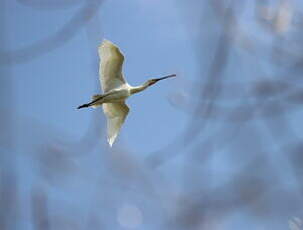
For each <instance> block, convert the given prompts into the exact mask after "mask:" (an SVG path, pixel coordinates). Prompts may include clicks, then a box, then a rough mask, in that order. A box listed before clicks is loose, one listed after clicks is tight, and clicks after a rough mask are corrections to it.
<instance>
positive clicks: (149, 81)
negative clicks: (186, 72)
mask: <svg viewBox="0 0 303 230" xmlns="http://www.w3.org/2000/svg"><path fill="white" fill-rule="evenodd" d="M176 76H177V75H176V74H171V75H168V76H165V77H160V78H154V79H150V80H148V81H147V85H148V86H151V85H153V84H155V83H157V82H158V81H161V80H164V79H167V78H171V77H176Z"/></svg>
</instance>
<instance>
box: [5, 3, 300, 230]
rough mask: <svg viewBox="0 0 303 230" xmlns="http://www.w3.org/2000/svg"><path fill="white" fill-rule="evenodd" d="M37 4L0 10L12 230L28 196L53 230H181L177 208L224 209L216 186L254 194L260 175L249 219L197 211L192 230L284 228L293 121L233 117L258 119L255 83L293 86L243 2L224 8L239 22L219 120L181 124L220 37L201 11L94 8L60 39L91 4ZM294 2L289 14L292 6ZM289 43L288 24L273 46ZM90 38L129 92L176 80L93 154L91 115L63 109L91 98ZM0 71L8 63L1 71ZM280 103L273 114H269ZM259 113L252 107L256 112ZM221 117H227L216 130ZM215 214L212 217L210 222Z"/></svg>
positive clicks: (100, 135) (190, 7) (96, 139)
mask: <svg viewBox="0 0 303 230" xmlns="http://www.w3.org/2000/svg"><path fill="white" fill-rule="evenodd" d="M41 2H43V1H41ZM41 2H40V1H39V0H31V1H25V0H17V1H9V0H5V1H3V2H2V7H3V9H5V10H4V11H3V12H2V13H3V14H2V17H3V18H4V19H5V23H6V24H5V27H4V32H5V33H4V40H5V46H4V47H1V49H2V52H3V51H4V52H8V51H11V53H10V55H11V56H8V55H6V56H5V55H4V57H7V58H4V59H3V55H2V59H0V64H1V67H2V70H1V71H2V73H4V74H6V75H7V76H9V78H8V80H7V82H6V83H5V84H7V86H11V92H10V94H11V95H10V98H8V99H9V100H6V101H5V102H3V104H2V107H1V109H2V110H3V111H9V110H11V111H12V113H11V120H13V121H14V122H7V124H6V123H5V122H4V123H3V124H5V125H8V126H9V127H11V129H12V132H13V135H14V142H13V147H12V154H11V152H10V153H9V154H8V153H5V150H4V149H3V150H2V151H1V152H3V159H6V160H7V159H10V160H11V161H10V160H8V162H11V165H14V167H15V168H11V167H10V165H9V164H7V165H6V164H5V163H3V165H2V166H3V168H4V169H6V170H8V171H10V170H11V172H12V173H13V174H16V175H17V178H18V183H19V184H18V189H19V190H18V196H19V203H18V205H19V209H18V210H19V211H18V220H19V221H18V222H17V224H15V229H25V230H31V229H34V227H33V226H34V224H33V214H32V213H31V212H30V211H31V207H32V205H33V204H32V203H31V201H32V200H31V199H32V196H34V195H35V194H36V193H37V194H38V195H39V194H42V195H43V194H46V197H47V202H48V203H47V205H48V206H47V208H48V212H49V217H50V219H51V220H53V222H54V226H53V227H54V229H61V227H60V226H61V225H60V224H62V226H64V224H66V226H69V225H68V224H67V222H68V223H72V224H74V226H77V227H78V228H79V229H88V228H89V229H93V228H94V229H97V228H100V229H129V228H131V227H130V226H132V225H136V227H137V228H138V229H167V226H170V225H169V224H171V226H172V227H173V229H182V224H179V225H178V224H175V222H174V221H176V223H178V222H177V221H178V219H179V218H178V217H180V216H181V217H180V219H181V220H182V213H183V212H185V211H186V210H187V207H189V208H191V207H194V208H195V205H196V204H198V203H199V201H201V200H200V199H201V197H202V198H203V196H205V197H209V198H213V199H214V200H221V199H222V200H224V198H225V199H227V200H229V199H230V200H231V201H232V200H233V199H236V196H237V195H238V193H233V192H232V191H233V190H232V189H230V190H228V191H223V192H224V193H223V195H222V192H221V191H220V188H221V187H224V185H233V184H237V183H236V181H237V180H239V181H241V179H242V181H241V182H239V183H243V184H245V185H246V187H247V188H248V189H251V190H252V191H256V190H254V189H256V187H257V186H256V187H254V186H252V185H254V183H256V184H257V185H259V184H258V183H260V184H262V183H263V182H264V181H263V179H264V178H266V179H267V181H265V182H266V183H267V182H268V181H271V180H272V181H273V186H272V187H270V190H269V191H268V192H267V193H262V194H260V197H259V199H257V201H256V202H255V203H253V204H248V206H249V205H251V206H252V207H253V208H252V209H253V210H255V209H258V208H259V209H258V210H259V212H257V213H258V214H259V213H261V214H260V216H261V217H260V216H255V214H254V212H252V211H251V210H250V209H249V208H248V206H244V207H242V206H241V207H240V208H239V209H236V210H233V211H231V212H230V213H228V214H227V215H226V216H224V218H222V219H221V220H222V221H219V223H216V217H217V216H213V214H212V213H211V212H210V213H206V214H205V215H206V217H207V218H206V220H205V223H206V224H205V223H204V222H203V221H201V229H207V228H208V227H206V226H213V228H214V229H285V228H284V227H285V226H287V220H288V219H289V218H292V214H297V213H300V212H299V211H298V210H299V208H298V206H299V202H298V201H301V200H302V199H301V196H300V193H299V192H298V187H299V184H298V181H297V179H298V178H297V177H296V172H295V171H294V170H293V168H292V167H293V165H292V162H291V159H290V158H289V156H287V155H284V154H283V153H284V152H283V151H284V150H283V148H286V149H287V148H288V144H291V143H292V142H295V143H296V141H297V142H299V140H300V139H299V137H301V135H302V131H301V128H300V126H298V125H297V123H298V121H299V118H300V116H301V114H300V111H299V110H297V111H296V113H288V114H286V115H285V116H284V113H283V111H282V112H281V111H280V112H281V113H282V115H281V116H276V114H274V115H273V116H272V117H270V116H269V117H266V116H264V117H265V118H262V116H259V117H258V116H256V118H254V119H251V120H249V119H248V118H247V117H249V115H250V114H248V115H247V114H245V111H246V110H245V109H249V105H253V106H255V107H256V108H255V109H253V110H252V111H253V112H256V113H257V112H258V110H257V109H258V108H259V107H258V103H260V102H259V101H257V99H256V98H254V96H256V95H255V94H254V91H253V90H255V88H254V87H255V85H254V84H257V83H260V82H261V83H262V82H266V81H273V80H276V79H277V80H278V81H282V82H284V83H290V84H293V82H292V81H291V79H290V80H289V79H288V78H284V76H282V74H280V72H283V71H284V70H287V67H288V66H287V65H288V62H287V61H289V60H284V62H282V63H280V64H273V62H274V61H273V60H272V50H271V47H270V46H271V44H274V43H275V41H276V40H278V39H277V37H275V36H272V34H271V33H269V32H268V30H266V29H264V28H260V25H259V24H258V22H256V21H255V18H254V17H255V13H256V12H255V11H254V8H253V7H254V3H253V2H252V1H243V3H241V4H243V5H241V4H240V3H239V4H238V5H237V7H238V8H237V7H235V12H236V13H237V16H238V17H239V18H240V19H241V20H239V22H241V23H240V24H239V27H238V28H232V29H233V30H231V31H228V32H230V34H229V36H227V37H226V39H228V41H229V45H230V46H229V48H228V50H227V57H228V58H227V61H226V66H225V68H224V69H223V71H222V72H221V74H220V76H222V78H224V79H223V80H222V82H221V83H222V85H220V86H222V87H221V88H220V92H219V93H218V95H215V97H216V96H217V97H216V98H215V100H216V99H218V100H216V102H215V103H214V104H215V106H214V107H213V108H212V109H213V111H216V109H217V108H218V111H219V112H220V111H223V113H225V114H226V115H225V114H223V116H222V117H223V119H221V118H222V117H221V116H220V115H222V114H220V113H218V114H219V115H215V117H212V118H209V117H207V116H205V115H203V112H201V116H195V115H194V111H199V110H197V108H196V104H197V102H201V95H205V94H201V92H202V93H204V92H203V90H207V88H204V87H205V85H207V82H208V81H207V80H208V79H207V77H209V76H211V69H212V63H214V61H218V60H217V59H220V56H219V57H217V56H216V53H217V52H216V51H217V50H216V49H217V44H218V43H219V41H220V36H221V35H222V34H221V32H222V29H223V30H225V29H226V28H225V27H224V26H223V27H222V26H221V25H220V23H221V24H224V20H223V21H220V20H221V19H220V17H219V16H218V15H216V14H215V13H214V11H213V10H212V7H211V6H210V5H209V4H207V3H205V2H204V3H202V2H200V1H195V0H192V1H176V0H166V1H160V0H129V1H125V0H123V1H122V0H107V1H101V0H95V1H94V2H95V3H97V4H96V5H94V7H93V9H94V10H96V14H94V16H93V17H92V18H91V19H90V20H89V21H88V22H87V23H86V24H81V20H79V21H77V20H76V23H78V25H80V26H79V27H77V28H78V29H75V30H73V28H76V27H72V29H66V28H68V27H67V26H66V25H69V24H70V23H74V21H75V20H74V19H75V18H76V19H77V17H78V14H79V12H80V11H81V10H83V6H85V4H87V3H88V4H94V3H92V2H93V1H92V2H87V1H82V0H78V1H71V0H66V1H64V2H61V4H62V5H60V4H59V2H57V3H55V4H54V3H53V2H52V1H48V0H45V2H44V4H45V5H42V4H41ZM55 2H56V1H55ZM222 2H225V3H227V2H228V1H222ZM293 2H294V5H295V4H298V5H297V6H298V9H301V8H302V5H300V4H301V3H300V4H299V3H297V2H296V1H293ZM99 3H101V5H100V4H99ZM268 4H269V5H271V4H274V1H268ZM242 7H243V8H242ZM242 9H245V10H242ZM80 19H81V18H80ZM62 28H63V30H62ZM64 28H65V29H64ZM60 31H64V32H61V33H59V32H60ZM297 32H298V31H296V28H295V27H294V26H293V27H292V26H290V29H289V31H288V32H287V33H286V35H281V34H280V35H279V36H280V38H281V37H282V38H284V37H283V36H286V37H287V36H290V35H292V34H296V33H297ZM223 35H224V34H223ZM103 39H108V40H110V41H112V42H114V43H115V44H117V45H118V46H119V47H120V49H121V51H122V52H123V53H124V55H125V62H124V67H123V72H124V74H125V77H126V79H127V80H128V82H129V83H130V84H131V85H139V84H142V83H143V82H145V81H146V80H147V79H149V78H154V77H158V76H163V75H167V74H172V73H176V74H177V76H178V77H177V78H175V79H170V80H167V81H163V82H160V83H159V84H157V85H155V86H153V87H151V88H149V89H148V90H146V91H144V92H142V93H140V94H138V95H134V96H133V97H131V98H129V100H128V101H127V104H128V105H129V107H130V109H131V111H130V113H129V116H128V117H127V120H126V122H125V124H124V126H123V128H122V130H121V133H120V135H119V137H118V139H117V141H116V143H115V144H114V146H113V148H112V149H110V148H109V147H108V144H107V143H106V126H105V122H106V121H105V117H104V115H103V112H102V110H101V108H99V109H86V110H77V109H76V108H77V106H79V105H80V104H83V103H86V102H88V101H89V100H90V98H91V96H92V95H94V94H97V93H100V91H101V89H100V84H99V79H98V62H99V57H98V55H97V47H98V45H99V44H100V42H101V41H102V40H103ZM287 39H288V37H287ZM287 39H286V40H285V41H286V42H287V44H290V45H294V46H289V48H288V47H287V50H288V51H290V52H294V53H295V54H297V55H299V54H300V52H299V51H300V50H301V49H299V48H300V47H301V46H300V44H299V45H298V43H296V42H295V41H292V40H290V41H289V40H287ZM281 40H282V39H281ZM44 44H51V45H50V46H44ZM254 45H255V46H254ZM296 45H297V46H296ZM28 47H29V48H28ZM255 47H257V48H259V49H258V50H257V49H256V50H257V52H254V48H255ZM298 50H299V51H298ZM219 51H220V50H219ZM296 52H297V53H296ZM6 54H7V53H6ZM8 57H11V59H9V58H8ZM282 57H283V56H282ZM215 58H217V59H215ZM8 60H12V63H10V64H9V65H3V62H4V63H7V62H8ZM289 63H291V62H290V61H289ZM214 71H215V70H214ZM299 74H300V73H299ZM214 76H216V75H214ZM276 76H278V77H277V78H274V77H276ZM281 76H282V77H281ZM3 82H4V81H3ZM295 83H296V82H295ZM8 88H9V87H8ZM8 88H7V89H5V90H7V91H8ZM205 96H207V95H205ZM210 99H211V98H210ZM282 99H283V98H282ZM282 99H281V101H278V103H277V104H273V105H274V106H276V107H277V108H279V102H281V103H283V100H282ZM207 100H208V99H205V101H204V102H206V103H207ZM269 101H270V100H269ZM262 102H263V101H262ZM12 103H13V105H14V107H11V104H12ZM266 103H268V100H267V99H264V104H265V106H264V107H266V105H267V104H266ZM295 103H297V102H295ZM269 104H270V103H269ZM282 105H284V104H282ZM238 106H239V107H238ZM241 106H243V107H241ZM260 107H262V104H261V103H260ZM220 108H223V109H221V110H220ZM234 108H239V110H233V109H234ZM242 108H243V111H242V110H241V109H242ZM234 111H238V113H237V114H236V115H237V116H238V117H236V118H235V119H236V120H232V121H230V120H228V118H229V117H230V116H231V115H232V113H233V112H234ZM277 113H278V112H277ZM224 115H225V116H224ZM245 115H247V117H245ZM216 116H217V117H216ZM241 116H242V117H241ZM237 118H239V120H240V121H239V120H237ZM241 118H242V119H243V120H244V121H241ZM246 118H247V121H246V120H245V119H246ZM5 121H6V120H5ZM2 122H3V121H2ZM204 124H206V126H205V129H203V131H201V132H200V133H198V134H197V135H196V139H195V140H194V141H193V143H192V144H191V145H184V142H185V140H186V138H189V139H190V138H191V133H190V132H187V133H186V131H188V127H190V126H189V125H193V126H192V130H194V128H197V130H198V131H200V128H201V127H203V125H204ZM92 127H95V128H92ZM281 130H283V132H282V131H281ZM3 135H4V136H5V132H4V134H3ZM1 137H2V136H1ZM3 148H4V147H3ZM1 149H2V147H1ZM263 153H264V154H263ZM265 153H266V154H265ZM162 156H163V159H162V158H161V157H162ZM148 159H152V160H159V159H160V160H161V159H162V160H163V162H164V164H160V166H159V167H156V168H153V167H150V165H149V164H148V162H147V161H148ZM258 159H261V160H258ZM2 162H6V161H2ZM246 168H248V169H250V168H253V171H252V173H251V174H249V173H248V179H249V180H248V181H245V180H244V179H243V178H241V175H242V172H243V171H244V170H245V169H246ZM267 170H268V171H267ZM246 179H247V178H246ZM250 179H251V181H250ZM264 180H265V179H264ZM260 181H261V182H260ZM265 182H264V183H265ZM246 183H247V184H246ZM250 186H252V187H250ZM246 187H245V188H246ZM232 188H233V187H232ZM33 194H34V195H33ZM276 194H278V195H276ZM283 194H288V196H287V195H285V196H283ZM211 195H213V196H214V197H212V196H211ZM222 197H223V198H222ZM275 198H277V199H275ZM282 198H283V199H282ZM280 199H281V203H283V202H284V203H285V206H286V207H287V208H288V209H289V210H290V214H289V216H284V217H283V218H285V219H283V218H279V217H281V216H282V214H281V213H282V211H281V213H280V212H278V211H277V213H275V211H276V210H278V209H277V208H275V205H276V204H277V203H279V202H277V200H278V201H280ZM210 200H211V199H210ZM264 200H266V201H268V202H269V203H270V204H271V206H270V207H271V208H272V209H270V211H271V212H272V213H274V214H272V216H269V217H268V219H266V218H265V219H262V218H263V217H262V213H263V214H264V212H266V211H264V210H267V209H266V208H267V207H265V206H262V204H263V203H262V202H263V201H264ZM202 201H203V199H202ZM235 203H236V202H235ZM284 203H283V204H284ZM233 204H234V203H232V202H231V206H232V205H233ZM286 204H287V205H286ZM288 204H290V205H289V206H288ZM254 205H255V206H254ZM251 206H249V207H250V208H251ZM283 207H284V206H283ZM183 208H184V209H183ZM215 208H216V207H215ZM226 208H229V207H226ZM254 208H255V209H254ZM184 210H185V211H184ZM201 210H203V207H202V208H201ZM214 210H216V211H217V209H214ZM198 211H199V209H198ZM220 211H221V210H220V207H219V210H218V216H219V217H220ZM180 213H181V214H180ZM252 213H253V214H252ZM216 214H217V213H216ZM128 215H129V216H128ZM194 217H195V215H193V218H194ZM60 218H62V219H60ZM64 218H66V219H64ZM172 220H174V221H172ZM64 221H66V223H65V222H64ZM281 223H282V224H281ZM56 224H57V225H58V226H57V225H56ZM72 224H71V225H70V226H72ZM90 224H91V225H90ZM199 224H200V222H199V221H198V225H197V226H198V227H199ZM89 226H93V228H91V227H89ZM97 226H99V227H97ZM171 226H170V227H171ZM269 226H270V227H269ZM183 227H184V226H183ZM273 227H274V228H273ZM278 227H279V228H278Z"/></svg>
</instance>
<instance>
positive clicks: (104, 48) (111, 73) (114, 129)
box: [78, 40, 176, 146]
mask: <svg viewBox="0 0 303 230" xmlns="http://www.w3.org/2000/svg"><path fill="white" fill-rule="evenodd" d="M98 53H99V57H100V66H99V79H100V83H101V88H102V90H103V94H98V95H94V96H93V98H92V101H91V102H90V103H88V104H83V105H81V106H79V107H78V109H81V108H85V107H94V108H96V107H98V106H100V105H102V107H103V111H104V114H105V115H106V118H107V140H108V143H109V145H110V146H112V145H113V143H114V141H115V139H116V137H117V136H118V134H119V131H120V129H121V126H122V125H123V123H124V121H125V119H126V117H127V114H128V113H129V108H128V106H127V105H126V104H125V100H126V99H127V98H128V97H129V96H130V95H132V94H135V93H138V92H141V91H142V90H144V89H146V88H147V87H149V86H151V85H153V84H155V83H156V82H158V81H160V80H163V79H166V78H170V77H175V76H176V75H175V74H172V75H168V76H165V77H161V78H155V79H151V80H148V81H147V82H145V83H144V84H143V85H141V86H136V87H133V86H130V85H129V84H128V83H127V82H126V81H125V79H124V77H123V73H122V65H123V61H124V56H123V54H122V53H121V51H120V50H119V48H118V47H117V46H116V45H115V44H113V43H112V42H110V41H108V40H103V42H102V43H101V45H100V46H99V48H98Z"/></svg>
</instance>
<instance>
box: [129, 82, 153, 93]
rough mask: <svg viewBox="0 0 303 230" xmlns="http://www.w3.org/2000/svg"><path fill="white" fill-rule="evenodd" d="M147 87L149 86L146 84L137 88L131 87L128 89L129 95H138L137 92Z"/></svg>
mask: <svg viewBox="0 0 303 230" xmlns="http://www.w3.org/2000/svg"><path fill="white" fill-rule="evenodd" d="M148 86H149V85H148V83H144V84H143V85H139V86H133V87H132V88H131V89H130V93H131V94H135V93H139V92H141V91H143V90H145V89H146V88H147V87H148Z"/></svg>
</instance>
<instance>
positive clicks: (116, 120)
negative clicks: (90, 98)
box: [103, 102, 129, 146]
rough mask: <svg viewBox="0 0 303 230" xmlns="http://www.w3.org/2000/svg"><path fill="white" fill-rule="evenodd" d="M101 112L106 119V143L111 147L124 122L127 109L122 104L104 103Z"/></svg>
mask: <svg viewBox="0 0 303 230" xmlns="http://www.w3.org/2000/svg"><path fill="white" fill-rule="evenodd" d="M103 111H104V113H105V115H106V118H107V141H108V143H109V145H110V146H112V145H113V143H114V141H115V139H116V137H117V136H118V134H119V131H120V128H121V126H122V125H123V123H124V121H125V118H126V116H127V114H128V112H129V108H128V106H127V105H126V104H125V103H124V102H117V103H104V104H103Z"/></svg>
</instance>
